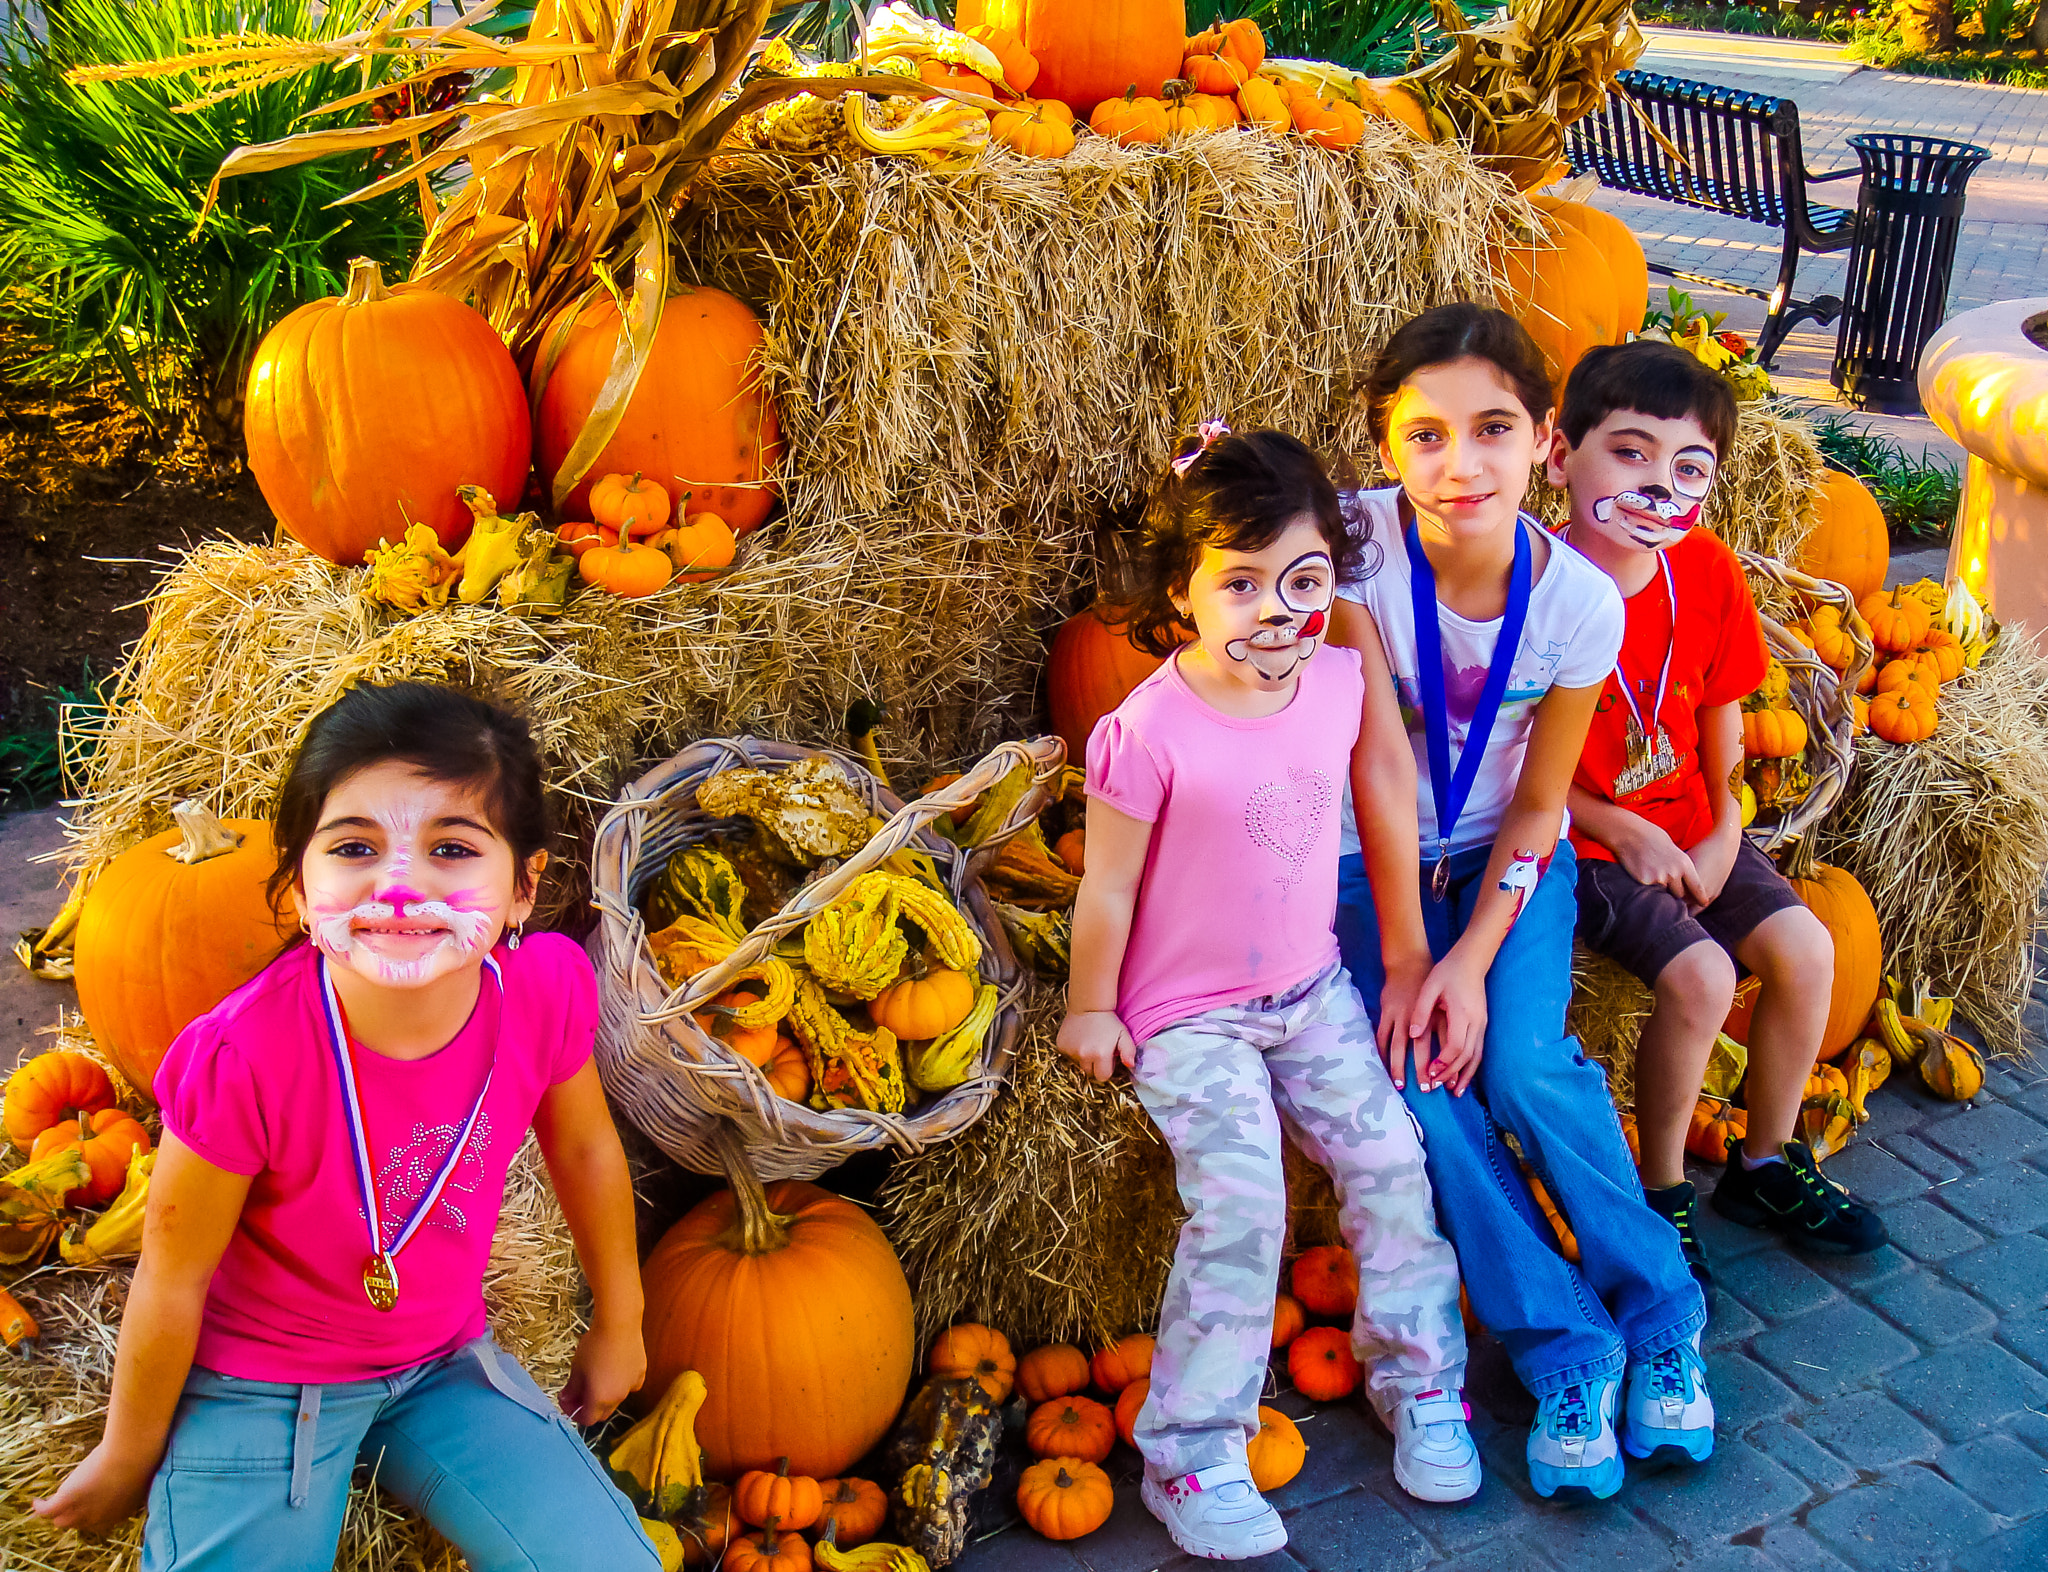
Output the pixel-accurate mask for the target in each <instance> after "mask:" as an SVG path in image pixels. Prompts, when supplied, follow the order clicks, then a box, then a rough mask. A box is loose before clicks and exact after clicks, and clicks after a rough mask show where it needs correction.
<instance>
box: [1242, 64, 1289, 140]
mask: <svg viewBox="0 0 2048 1572" xmlns="http://www.w3.org/2000/svg"><path fill="white" fill-rule="evenodd" d="M1237 112H1238V113H1239V114H1240V115H1242V116H1244V123H1245V124H1246V125H1248V126H1257V127H1258V128H1259V129H1260V130H1261V131H1271V132H1272V133H1273V134H1274V135H1276V136H1285V135H1286V134H1287V133H1288V132H1289V131H1292V130H1293V129H1294V112H1293V111H1292V110H1291V109H1289V108H1288V107H1287V95H1286V94H1284V93H1282V92H1281V91H1280V84H1279V83H1277V82H1275V81H1274V80H1273V79H1272V78H1271V77H1269V76H1255V77H1253V78H1252V79H1251V80H1250V81H1249V82H1247V83H1245V85H1244V86H1243V87H1240V88H1239V89H1238V90H1237Z"/></svg>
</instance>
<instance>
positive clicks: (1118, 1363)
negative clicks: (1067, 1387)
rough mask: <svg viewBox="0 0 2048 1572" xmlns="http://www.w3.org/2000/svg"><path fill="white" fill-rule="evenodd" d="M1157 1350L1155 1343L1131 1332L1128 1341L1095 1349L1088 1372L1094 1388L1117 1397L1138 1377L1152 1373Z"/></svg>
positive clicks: (1141, 1334) (1125, 1338) (1124, 1340)
mask: <svg viewBox="0 0 2048 1572" xmlns="http://www.w3.org/2000/svg"><path fill="white" fill-rule="evenodd" d="M1156 1346H1157V1344H1156V1343H1155V1341H1154V1339H1152V1338H1151V1337H1148V1336H1147V1335H1146V1334H1145V1333H1143V1332H1133V1333H1132V1334H1131V1335H1130V1336H1129V1337H1120V1338H1118V1339H1117V1340H1116V1341H1115V1342H1114V1343H1111V1344H1110V1345H1109V1347H1107V1348H1100V1349H1097V1350H1096V1352H1095V1359H1094V1361H1093V1363H1092V1364H1091V1365H1090V1370H1091V1372H1092V1373H1093V1375H1094V1377H1095V1384H1096V1385H1097V1386H1098V1387H1100V1388H1101V1389H1102V1390H1103V1391H1105V1392H1107V1393H1108V1394H1109V1395H1110V1396H1111V1397H1114V1396H1116V1394H1117V1393H1119V1392H1121V1391H1122V1390H1123V1389H1124V1388H1125V1387H1127V1386H1129V1385H1130V1384H1131V1383H1132V1382H1133V1381H1135V1380H1137V1379H1138V1378H1139V1377H1140V1376H1149V1375H1150V1374H1151V1373H1152V1351H1153V1349H1154V1348H1155V1347H1156Z"/></svg>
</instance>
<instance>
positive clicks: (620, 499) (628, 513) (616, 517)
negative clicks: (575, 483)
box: [590, 471, 670, 540]
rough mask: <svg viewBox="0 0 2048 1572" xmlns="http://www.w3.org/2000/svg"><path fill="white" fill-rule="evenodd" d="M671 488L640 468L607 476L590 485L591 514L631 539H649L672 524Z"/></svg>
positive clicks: (600, 522)
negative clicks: (655, 480) (669, 523)
mask: <svg viewBox="0 0 2048 1572" xmlns="http://www.w3.org/2000/svg"><path fill="white" fill-rule="evenodd" d="M669 508H670V502H669V495H668V488H667V487H666V486H662V485H659V484H657V483H656V482H654V481H651V480H649V479H647V477H646V476H644V475H642V474H640V473H638V472H637V471H636V472H635V473H633V474H631V475H607V476H605V477H604V479H602V480H600V481H598V482H597V484H595V485H594V486H592V487H591V488H590V516H591V518H593V519H594V520H596V521H597V523H599V524H600V525H602V526H604V527H605V528H607V529H609V530H612V531H614V532H615V533H616V534H619V535H624V536H625V537H626V538H627V539H628V540H645V539H646V538H647V537H648V536H650V535H658V534H660V533H661V531H662V528H663V526H665V525H666V524H667V523H668V515H669Z"/></svg>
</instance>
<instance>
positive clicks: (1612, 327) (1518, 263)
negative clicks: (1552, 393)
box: [1500, 222, 1621, 391]
mask: <svg viewBox="0 0 2048 1572" xmlns="http://www.w3.org/2000/svg"><path fill="white" fill-rule="evenodd" d="M1500 264H1501V273H1502V276H1503V277H1504V278H1505V280H1506V282H1507V286H1508V299H1507V300H1506V301H1505V302H1503V304H1505V306H1506V307H1507V309H1508V311H1509V312H1511V313H1512V314H1513V316H1514V318H1515V320H1516V321H1517V322H1519V323H1521V324H1522V326H1523V327H1525V328H1527V329H1528V331H1529V336H1530V337H1531V338H1533V339H1534V340H1536V343H1537V345H1538V347H1539V348H1541V349H1542V351H1543V359H1544V363H1545V364H1546V365H1547V366H1548V367H1549V369H1550V377H1551V382H1552V384H1553V386H1554V388H1555V389H1556V390H1558V391H1562V390H1563V388H1564V384H1565V379H1566V378H1567V377H1569V376H1570V375H1571V373H1572V367H1573V366H1576V365H1577V364H1578V363H1579V357H1580V356H1581V355H1583V354H1585V353H1586V351H1587V350H1589V349H1592V348H1594V347H1596V346H1598V345H1601V344H1612V343H1614V342H1615V341H1616V340H1617V339H1618V338H1619V337H1620V336H1621V334H1620V328H1619V326H1618V324H1617V322H1616V319H1615V306H1614V301H1615V289H1614V273H1613V271H1612V270H1611V269H1610V268H1609V267H1608V266H1607V259H1606V258H1605V257H1604V256H1602V255H1601V252H1600V247H1599V246H1598V245H1597V244H1596V243H1595V242H1594V241H1593V240H1592V239H1591V238H1590V237H1588V236H1587V235H1586V234H1585V233H1583V232H1582V231H1580V230H1578V229H1575V228H1573V227H1572V226H1571V225H1570V224H1563V223H1557V222H1552V224H1551V225H1550V233H1549V234H1548V236H1546V237H1544V239H1543V240H1542V241H1541V242H1539V243H1537V244H1532V245H1526V246H1514V247H1510V248H1509V249H1508V250H1507V251H1506V252H1505V253H1504V254H1503V255H1502V256H1501V258H1500Z"/></svg>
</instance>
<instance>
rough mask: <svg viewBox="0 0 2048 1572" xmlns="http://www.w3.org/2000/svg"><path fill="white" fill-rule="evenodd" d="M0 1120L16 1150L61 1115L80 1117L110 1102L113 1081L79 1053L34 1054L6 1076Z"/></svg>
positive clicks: (30, 1142)
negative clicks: (3, 1109)
mask: <svg viewBox="0 0 2048 1572" xmlns="http://www.w3.org/2000/svg"><path fill="white" fill-rule="evenodd" d="M0 1106H4V1108H5V1112H4V1113H0V1124H4V1125H5V1126H6V1130H7V1139H8V1140H10V1141H12V1142H13V1143H14V1144H15V1146H16V1147H17V1148H18V1149H19V1150H21V1151H24V1152H25V1151H27V1150H28V1149H29V1148H30V1147H31V1146H32V1145H34V1144H35V1139H36V1137H37V1136H39V1135H41V1134H42V1133H43V1132H44V1131H45V1130H47V1129H49V1128H50V1126H52V1125H54V1124H61V1123H63V1122H64V1121H65V1120H66V1119H74V1120H75V1119H86V1118H90V1117H91V1116H92V1115H94V1114H96V1113H98V1112H100V1111H101V1110H102V1109H105V1108H111V1107H113V1106H114V1083H113V1082H112V1081H110V1080H108V1079H107V1072H106V1071H105V1070H103V1069H101V1068H100V1067H99V1064H98V1062H97V1061H95V1060H93V1059H91V1058H89V1057H87V1056H86V1055H85V1054H82V1053H69V1052H66V1051H65V1050H63V1049H52V1050H51V1051H50V1052H48V1053H39V1054H37V1055H36V1056H35V1057H34V1058H33V1059H30V1060H29V1061H28V1062H27V1063H25V1064H23V1065H21V1066H20V1067H19V1068H17V1069H16V1070H15V1072H14V1073H13V1074H12V1075H10V1076H8V1077H7V1089H6V1091H5V1093H0Z"/></svg>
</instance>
